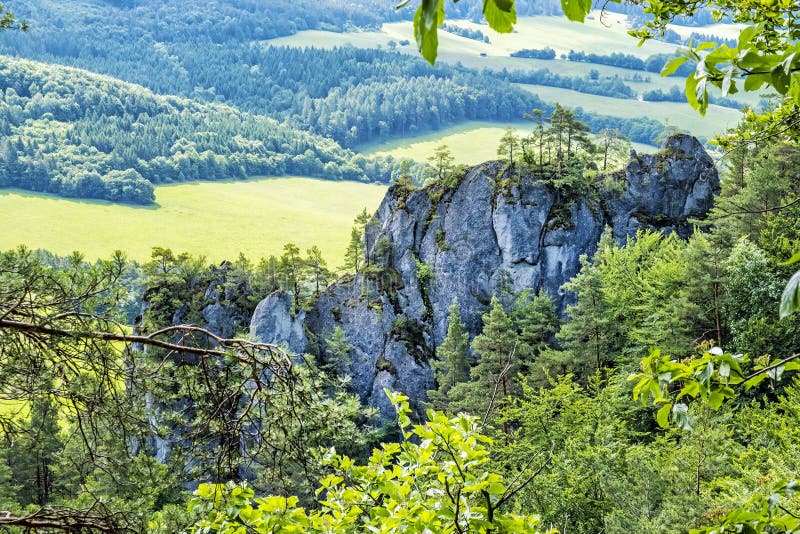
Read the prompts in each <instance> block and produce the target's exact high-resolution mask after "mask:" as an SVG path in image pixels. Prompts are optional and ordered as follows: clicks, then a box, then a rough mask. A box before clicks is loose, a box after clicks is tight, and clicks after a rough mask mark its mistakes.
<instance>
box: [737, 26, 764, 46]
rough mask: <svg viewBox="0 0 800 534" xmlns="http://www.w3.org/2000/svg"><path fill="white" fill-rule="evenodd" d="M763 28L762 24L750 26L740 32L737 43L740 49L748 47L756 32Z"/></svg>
mask: <svg viewBox="0 0 800 534" xmlns="http://www.w3.org/2000/svg"><path fill="white" fill-rule="evenodd" d="M760 30H761V25H757V26H748V27H747V28H745V29H743V30H742V31H741V32H740V33H739V42H738V43H737V45H736V47H737V48H739V49H740V50H741V49H742V48H744V47H746V46H747V45H748V44H749V43H750V41H752V40H753V37H754V36H755V35H756V32H758V31H760Z"/></svg>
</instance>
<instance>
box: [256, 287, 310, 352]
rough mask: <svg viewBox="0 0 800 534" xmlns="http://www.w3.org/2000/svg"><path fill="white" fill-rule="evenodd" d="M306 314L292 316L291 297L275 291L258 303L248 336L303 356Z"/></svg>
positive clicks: (305, 344) (305, 341) (305, 343)
mask: <svg viewBox="0 0 800 534" xmlns="http://www.w3.org/2000/svg"><path fill="white" fill-rule="evenodd" d="M305 317H306V312H305V311H300V313H298V314H297V315H292V297H291V295H289V293H286V292H285V291H276V292H275V293H272V294H271V295H269V296H267V298H265V299H264V300H262V301H261V302H259V303H258V306H256V309H255V312H253V318H252V319H251V320H250V335H252V336H253V337H255V338H256V339H258V340H259V341H262V342H264V343H273V344H276V345H286V347H288V349H289V350H290V351H291V352H293V353H295V354H303V353H304V352H305V351H306V348H307V346H308V338H306V333H305V330H304V328H303V323H304V321H305Z"/></svg>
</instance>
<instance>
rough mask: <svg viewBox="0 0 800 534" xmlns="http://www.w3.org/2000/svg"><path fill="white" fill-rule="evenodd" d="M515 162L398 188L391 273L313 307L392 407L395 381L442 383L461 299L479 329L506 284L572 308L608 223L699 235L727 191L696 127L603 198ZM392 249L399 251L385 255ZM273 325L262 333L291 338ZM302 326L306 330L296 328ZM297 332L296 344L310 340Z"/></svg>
mask: <svg viewBox="0 0 800 534" xmlns="http://www.w3.org/2000/svg"><path fill="white" fill-rule="evenodd" d="M504 172H505V171H504V166H503V165H501V164H500V163H496V162H493V163H486V164H483V165H478V166H476V167H473V168H472V169H470V170H469V171H468V172H467V173H466V175H465V176H464V177H463V178H462V179H461V181H460V182H459V184H458V185H457V186H456V187H455V188H453V189H450V190H447V191H441V190H439V191H435V190H431V189H424V190H419V191H415V192H414V193H412V194H410V195H409V196H408V197H407V198H401V197H400V195H399V193H398V192H397V191H394V190H392V189H390V190H389V192H388V193H387V195H386V197H385V198H384V200H383V203H382V204H381V206H380V208H379V209H378V212H377V215H376V217H377V218H378V222H379V225H378V228H379V230H378V231H377V234H376V235H373V236H370V239H369V240H368V241H369V242H370V243H371V244H372V247H371V250H367V253H366V258H367V260H368V261H370V262H373V263H377V264H379V265H380V266H381V269H380V271H381V272H380V274H377V275H372V276H370V275H364V274H358V275H356V276H354V277H349V278H347V279H343V280H340V281H339V282H337V283H336V284H334V285H333V286H331V287H330V288H329V289H328V290H327V291H326V292H325V293H324V294H323V295H322V296H321V297H320V298H319V301H318V302H317V304H316V305H315V307H314V308H313V309H311V310H310V311H309V312H308V314H307V316H306V317H305V326H306V329H307V331H308V333H309V336H310V337H311V339H312V340H313V341H314V342H315V346H316V347H317V348H318V349H319V352H320V356H321V358H323V359H328V358H330V357H331V356H330V355H328V354H326V344H325V341H324V340H325V339H326V338H328V337H330V335H331V333H332V332H333V329H334V327H335V326H337V325H338V326H340V327H341V328H342V329H344V331H345V333H346V334H347V337H348V340H349V343H350V344H351V345H352V351H351V353H350V357H349V361H348V362H345V366H346V367H347V368H348V370H347V373H348V374H349V375H351V376H352V389H353V391H354V392H355V393H357V394H358V395H359V396H360V397H361V399H362V401H364V402H365V403H366V404H369V405H371V406H376V407H378V408H379V409H380V411H381V412H382V413H383V414H384V415H386V416H393V413H392V407H391V406H390V404H389V403H388V399H386V397H385V395H384V394H383V388H385V387H387V388H391V389H394V390H399V391H402V392H404V393H405V394H406V395H408V396H409V397H410V399H411V402H412V405H413V406H415V407H416V408H417V409H418V410H419V408H420V405H421V402H422V401H423V400H424V399H425V397H426V393H425V392H426V391H427V390H429V389H432V388H433V387H434V374H433V371H432V369H431V366H430V363H429V360H430V358H431V357H432V356H433V354H434V353H435V348H436V347H437V346H438V345H439V344H440V343H441V342H442V340H443V339H444V337H445V335H446V333H447V310H448V307H449V306H450V304H451V303H452V302H453V299H454V298H458V301H459V304H460V306H461V317H462V320H463V321H464V322H465V323H466V325H467V329H468V330H469V332H470V334H471V335H472V336H474V335H476V334H477V333H478V332H480V329H481V326H482V325H481V314H482V313H483V312H484V311H485V310H486V308H487V305H488V304H489V302H490V300H491V297H492V295H493V294H495V293H496V292H497V290H498V287H499V286H500V285H501V284H505V285H511V286H512V288H513V289H514V290H516V291H521V290H523V289H532V290H533V291H540V290H543V291H547V292H548V293H549V294H550V295H551V296H553V297H554V299H555V301H556V303H557V305H558V306H559V308H560V309H561V310H562V311H563V309H564V307H565V306H566V304H567V303H568V300H569V299H570V295H566V294H564V292H563V291H562V290H561V286H562V285H563V284H564V283H565V282H567V281H568V280H570V279H571V278H572V277H573V276H575V274H577V272H578V268H579V266H580V259H579V258H580V256H581V255H583V254H586V255H590V256H591V255H592V254H593V253H594V252H595V250H596V248H597V243H598V241H599V239H600V236H601V234H602V233H603V231H604V229H605V228H606V227H610V228H611V232H612V235H613V236H614V238H615V239H616V240H617V241H618V242H624V240H625V239H627V238H628V237H629V236H633V235H635V233H636V231H637V230H638V229H640V228H655V229H660V230H664V231H668V232H673V231H674V232H678V233H679V234H680V235H682V236H687V235H688V234H689V232H690V231H691V224H690V223H689V219H690V218H699V217H702V216H703V215H704V214H705V213H706V212H707V211H708V210H709V209H710V208H711V206H712V204H713V199H714V195H715V194H717V193H718V191H719V178H718V176H717V171H716V169H715V168H714V163H713V161H712V160H711V158H710V157H709V156H708V154H707V153H706V152H705V150H704V149H703V147H702V146H701V145H700V143H699V142H698V141H697V140H696V139H695V138H693V137H689V136H685V135H677V136H673V137H670V138H669V139H668V140H667V141H666V143H665V145H664V149H663V150H662V151H661V152H660V153H659V154H655V155H642V156H638V155H636V154H635V153H634V152H632V153H631V161H630V162H629V163H628V165H627V167H626V168H625V169H624V171H622V172H619V173H617V174H615V175H614V176H613V178H614V179H615V180H618V181H620V182H621V185H622V186H623V187H622V188H621V192H619V193H611V192H609V193H603V194H601V195H599V197H598V198H576V199H568V200H566V199H562V198H559V196H558V195H557V194H556V193H555V192H554V191H553V190H552V189H551V188H550V187H548V186H547V185H545V184H544V183H543V182H542V181H540V180H538V179H537V177H536V176H523V177H519V179H515V180H513V182H514V183H513V185H504V184H505V183H508V180H506V178H508V176H507V175H505V174H504ZM498 184H500V185H498ZM387 244H389V245H391V246H388V247H387ZM380 250H383V251H386V250H388V253H384V254H383V255H382V257H377V256H378V254H380V252H379V251H380ZM422 264H426V265H427V266H428V267H422V268H421V267H420V266H421V265H422ZM426 270H427V271H430V272H429V273H425V271H426ZM262 304H264V303H262ZM259 308H261V306H259ZM287 309H288V308H287ZM287 313H288V312H287ZM288 321H289V318H287V320H286V321H283V320H282V319H275V320H274V323H275V324H289V322H288ZM292 321H297V318H294V319H292ZM266 325H267V323H262V324H261V328H259V329H258V330H254V333H255V334H256V335H258V336H259V337H260V338H261V339H263V340H265V341H273V342H286V343H289V341H290V340H289V339H282V338H281V335H280V333H278V332H272V331H268V330H269V328H268V327H266ZM290 330H291V331H294V332H296V331H297V330H296V328H290V329H288V330H284V331H290ZM294 341H295V343H294V346H293V347H292V348H295V349H298V350H300V349H301V347H300V346H299V345H298V344H297V343H296V341H297V339H296V338H295V339H294ZM291 345H292V344H290V346H291Z"/></svg>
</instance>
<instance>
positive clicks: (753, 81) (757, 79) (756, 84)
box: [744, 74, 769, 91]
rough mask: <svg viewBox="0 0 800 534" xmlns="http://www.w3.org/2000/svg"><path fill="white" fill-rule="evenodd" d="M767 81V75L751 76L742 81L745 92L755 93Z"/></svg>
mask: <svg viewBox="0 0 800 534" xmlns="http://www.w3.org/2000/svg"><path fill="white" fill-rule="evenodd" d="M768 81H769V74H751V75H749V76H748V77H746V78H745V79H744V90H745V91H757V90H759V89H760V88H761V86H763V85H764V84H765V83H767V82H768Z"/></svg>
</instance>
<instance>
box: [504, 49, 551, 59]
mask: <svg viewBox="0 0 800 534" xmlns="http://www.w3.org/2000/svg"><path fill="white" fill-rule="evenodd" d="M511 57H524V58H529V59H555V58H556V51H555V50H553V49H552V48H550V47H549V46H548V47H547V48H523V49H521V50H517V51H515V52H511Z"/></svg>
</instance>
